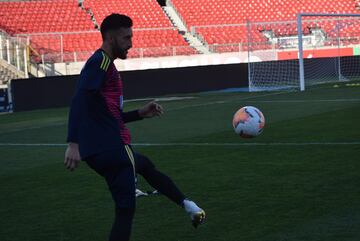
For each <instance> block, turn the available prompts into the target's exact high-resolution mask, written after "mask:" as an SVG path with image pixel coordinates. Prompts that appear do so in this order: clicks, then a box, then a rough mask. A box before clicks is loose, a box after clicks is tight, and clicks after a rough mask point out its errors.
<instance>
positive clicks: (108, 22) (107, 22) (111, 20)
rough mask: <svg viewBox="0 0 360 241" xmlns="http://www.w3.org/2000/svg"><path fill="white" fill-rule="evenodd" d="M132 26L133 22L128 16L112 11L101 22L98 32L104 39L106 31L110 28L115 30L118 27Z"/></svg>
mask: <svg viewBox="0 0 360 241" xmlns="http://www.w3.org/2000/svg"><path fill="white" fill-rule="evenodd" d="M132 26H133V22H132V20H131V18H130V17H129V16H126V15H122V14H118V13H113V14H111V15H109V16H107V17H106V18H105V19H104V21H103V22H102V23H101V26H100V32H101V36H102V39H103V40H104V39H105V35H106V33H107V32H109V31H111V30H117V29H120V28H131V27H132Z"/></svg>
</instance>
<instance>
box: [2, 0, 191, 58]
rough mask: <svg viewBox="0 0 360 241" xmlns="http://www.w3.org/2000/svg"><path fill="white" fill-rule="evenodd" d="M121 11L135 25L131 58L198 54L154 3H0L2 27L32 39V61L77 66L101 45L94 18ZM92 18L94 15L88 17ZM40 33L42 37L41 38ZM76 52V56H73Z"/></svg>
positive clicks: (65, 0)
mask: <svg viewBox="0 0 360 241" xmlns="http://www.w3.org/2000/svg"><path fill="white" fill-rule="evenodd" d="M113 12H120V13H123V14H127V15H129V16H131V17H132V18H133V20H134V30H135V31H134V43H133V50H132V51H130V53H129V57H154V56H171V55H174V54H177V55H189V54H196V53H197V51H196V50H194V49H193V48H191V47H190V46H189V45H188V43H187V42H186V41H185V40H184V39H183V37H182V36H181V35H180V34H179V33H178V31H177V30H176V29H175V28H174V27H173V26H172V24H171V22H170V20H169V19H168V18H167V17H166V15H165V13H164V12H163V11H162V9H161V7H160V6H159V5H158V4H157V2H156V1H155V0H154V1H148V0H137V1H114V0H111V1H105V0H96V1H95V0H94V1H91V0H89V1H85V2H84V4H82V6H81V7H80V6H79V4H78V1H77V0H63V1H57V0H43V1H21V2H0V16H1V17H0V28H1V29H3V30H5V31H6V32H8V33H10V34H13V35H14V34H17V35H19V34H21V35H22V36H23V37H27V38H29V41H30V46H31V49H32V50H33V51H32V53H33V57H34V58H33V60H34V61H35V62H39V61H40V60H41V58H40V56H41V55H43V54H46V55H47V56H46V61H51V62H53V61H54V62H58V61H60V62H62V61H65V62H68V61H70V62H72V61H79V60H85V59H86V58H87V57H88V56H89V55H90V54H91V52H92V51H94V50H95V49H96V48H98V47H99V46H100V44H101V36H100V34H99V32H98V31H94V28H95V27H96V26H94V23H93V21H92V20H93V19H96V22H98V23H101V22H102V20H103V19H104V18H105V16H106V15H108V14H110V13H113ZM89 13H91V15H89ZM39 33H41V34H39ZM73 52H76V54H75V55H74V54H73Z"/></svg>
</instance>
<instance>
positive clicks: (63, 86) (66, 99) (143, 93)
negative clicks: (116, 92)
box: [11, 64, 248, 112]
mask: <svg viewBox="0 0 360 241" xmlns="http://www.w3.org/2000/svg"><path fill="white" fill-rule="evenodd" d="M121 76H122V78H123V82H124V93H125V96H124V98H125V99H135V98H143V97H152V96H161V95H170V94H180V93H192V92H202V91H213V90H220V89H226V88H237V87H247V86H248V69H247V64H228V65H211V66H197V67H186V68H167V69H151V70H139V71H124V72H121ZM78 78H79V75H67V76H52V77H44V78H31V79H17V80H13V81H12V82H11V92H12V101H13V110H14V111H15V112H17V111H28V110H35V109H45V108H56V107H66V106H69V104H70V102H71V98H72V96H73V93H74V90H75V86H76V81H77V79H78Z"/></svg>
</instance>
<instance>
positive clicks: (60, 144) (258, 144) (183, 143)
mask: <svg viewBox="0 0 360 241" xmlns="http://www.w3.org/2000/svg"><path fill="white" fill-rule="evenodd" d="M132 145H133V146H140V147H152V146H154V147H164V146H174V147H177V146H209V147H216V146H219V147H232V146H349V145H360V141H352V142H250V143H240V142H239V143H206V142H204V143H202V142H179V143H176V142H174V143H134V144H132ZM7 146H8V147H65V146H67V144H65V143H0V147H7Z"/></svg>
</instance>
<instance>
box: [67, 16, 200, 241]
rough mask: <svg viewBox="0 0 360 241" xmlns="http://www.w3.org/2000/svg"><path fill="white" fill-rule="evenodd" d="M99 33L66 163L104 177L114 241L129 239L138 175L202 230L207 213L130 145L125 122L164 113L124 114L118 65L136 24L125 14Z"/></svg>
mask: <svg viewBox="0 0 360 241" xmlns="http://www.w3.org/2000/svg"><path fill="white" fill-rule="evenodd" d="M100 29H101V35H102V39H103V44H102V46H101V48H100V49H98V50H97V51H95V53H94V54H93V55H92V56H91V57H90V58H89V59H88V61H87V62H86V64H85V66H84V68H83V69H82V71H81V74H80V79H79V81H78V83H77V88H76V92H75V95H74V97H73V100H72V103H71V108H70V113H69V123H68V137H67V142H68V147H67V149H66V152H65V160H64V164H65V166H66V167H67V168H68V169H70V170H74V169H75V168H76V167H77V166H78V164H79V163H80V160H84V161H85V162H86V163H87V164H88V166H89V167H90V168H92V169H93V170H95V171H96V172H97V173H98V174H100V175H101V176H102V177H104V178H105V180H106V183H107V185H108V187H109V190H110V192H111V194H112V197H113V200H114V202H115V221H114V223H113V226H112V229H111V233H110V237H109V240H110V241H115V240H116V241H127V240H129V239H130V233H131V225H132V220H133V216H134V211H135V190H136V183H135V179H136V174H137V173H138V174H140V175H142V176H143V177H144V178H145V180H146V181H147V182H148V183H149V184H150V185H151V186H152V187H153V188H155V189H157V190H158V191H159V192H160V193H162V194H163V195H165V196H167V197H168V198H169V199H170V200H172V201H173V202H175V203H176V204H178V205H179V206H181V207H183V208H184V209H185V211H186V212H187V213H188V214H189V215H190V218H191V220H192V223H193V226H194V227H197V226H198V225H199V224H201V223H203V221H204V220H205V212H204V210H203V209H201V208H200V207H198V206H197V205H196V204H195V203H194V202H193V201H191V200H189V199H187V198H186V197H185V196H184V194H183V193H182V192H181V191H180V190H179V189H178V188H177V186H176V185H175V184H174V182H173V181H172V180H171V179H170V178H169V177H168V176H166V175H165V174H163V173H161V172H160V171H158V170H157V169H156V167H155V166H154V164H153V163H152V162H151V161H150V160H149V159H148V158H147V157H146V156H144V155H141V154H140V153H136V152H134V151H133V148H132V146H131V137H130V132H129V130H128V129H127V128H126V126H125V123H127V122H132V121H137V120H141V119H144V118H152V117H155V116H160V115H161V114H163V108H162V106H161V105H159V104H158V103H156V102H150V103H148V104H146V105H144V106H143V107H142V108H140V109H138V110H134V111H129V112H124V111H123V92H122V91H123V90H122V89H123V88H122V80H121V77H120V75H119V73H118V71H117V69H116V67H115V65H114V62H113V61H114V60H115V59H116V58H120V59H126V57H127V53H128V50H129V49H130V48H131V47H132V20H131V19H130V18H129V17H128V16H125V15H120V14H111V15H109V16H107V17H106V18H105V19H104V21H103V22H102V24H101V27H100Z"/></svg>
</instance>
